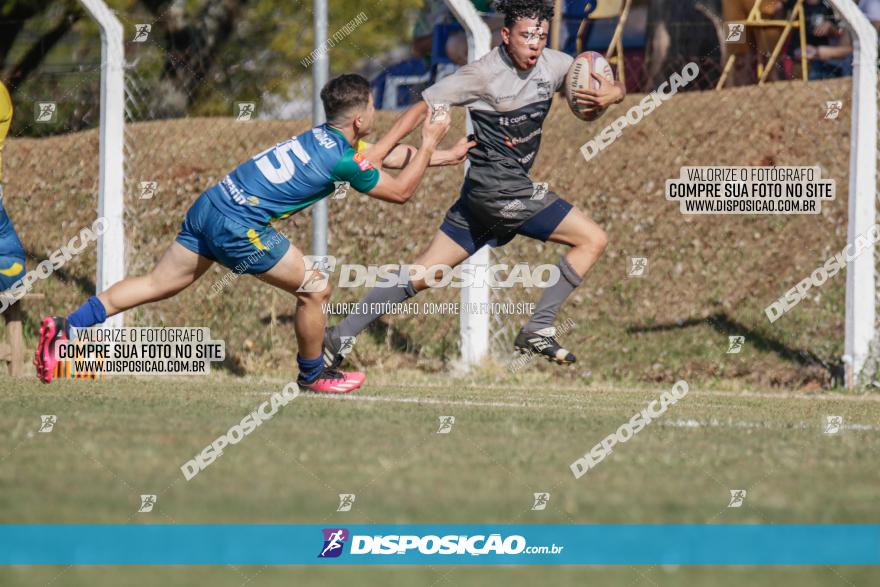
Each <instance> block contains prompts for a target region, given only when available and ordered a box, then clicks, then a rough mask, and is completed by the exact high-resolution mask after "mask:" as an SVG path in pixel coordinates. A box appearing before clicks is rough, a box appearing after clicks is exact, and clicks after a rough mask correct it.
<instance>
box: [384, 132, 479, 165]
mask: <svg viewBox="0 0 880 587" xmlns="http://www.w3.org/2000/svg"><path fill="white" fill-rule="evenodd" d="M476 146H477V142H476V141H474V140H469V139H467V138H466V137H462V138H461V139H459V141H458V142H457V143H455V145H453V147H452V148H451V149H437V150H436V151H434V154H433V155H431V161H430V163H428V167H442V166H444V165H458V164H459V163H463V162H464V160H465V159H467V154H468V150H470V149H472V148H473V147H476ZM417 152H418V149H417V148H415V147H413V146H412V145H397V146H396V147H394V149H392V150H391V152H390V153H388V156H387V157H385V160H384V161H382V167H387V168H388V169H403V168H404V167H406V166H407V165H409V163H410V161H412V159H413V157H415V155H416V153H417Z"/></svg>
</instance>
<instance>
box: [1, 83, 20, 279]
mask: <svg viewBox="0 0 880 587" xmlns="http://www.w3.org/2000/svg"><path fill="white" fill-rule="evenodd" d="M11 123H12V99H11V98H10V97H9V92H8V91H7V90H6V86H4V85H3V82H0V291H6V290H7V289H9V288H10V287H11V286H12V284H14V283H15V282H16V281H18V280H19V279H21V278H22V277H24V269H25V263H24V248H23V247H22V246H21V241H20V240H18V235H17V234H15V228H14V227H13V226H12V221H11V220H9V216H8V215H7V214H6V210H5V209H4V207H3V184H2V180H3V159H2V155H3V141H4V139H5V138H6V133H7V132H9V125H10V124H11Z"/></svg>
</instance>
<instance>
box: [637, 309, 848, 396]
mask: <svg viewBox="0 0 880 587" xmlns="http://www.w3.org/2000/svg"><path fill="white" fill-rule="evenodd" d="M706 323H708V324H709V326H711V327H712V328H713V329H714V330H715V331H716V332H719V333H721V334H724V335H727V336H732V335H739V336H745V337H746V340H747V341H749V344H750V345H752V346H754V347H755V348H756V349H757V350H759V351H761V352H765V353H767V352H771V353H775V354H776V355H777V356H779V357H780V358H781V359H783V360H785V361H790V362H792V363H797V364H798V365H801V366H803V367H813V366H818V367H821V368H823V369H825V370H826V371H827V372H828V373H829V375H830V376H831V378H832V380H833V381H834V383H835V384H836V385H842V384H843V380H844V367H843V361H841V360H835V361H826V360H825V359H823V358H822V357H820V356H818V355H817V354H816V353H814V352H812V351H808V350H804V349H796V348H792V347H790V346H788V345H787V344H785V343H783V342H782V341H780V340H779V339H776V338H773V337H771V336H768V335H766V334H765V333H763V332H760V331H758V330H755V329H753V328H749V327H748V326H746V325H744V324H742V323H741V322H737V321H736V320H734V319H733V318H731V317H730V316H728V315H727V314H725V313H724V312H717V313H715V314H711V315H709V316H707V317H705V318H688V319H687V320H677V321H675V322H667V323H663V324H654V325H652V326H638V325H635V326H629V327H627V329H626V332H627V334H640V333H650V332H665V331H669V330H681V329H684V328H690V327H693V326H701V325H703V324H706Z"/></svg>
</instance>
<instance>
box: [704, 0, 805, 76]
mask: <svg viewBox="0 0 880 587" xmlns="http://www.w3.org/2000/svg"><path fill="white" fill-rule="evenodd" d="M761 1H762V0H755V4H754V5H753V6H752V10H751V11H750V12H749V15H748V17H746V19H745V20H734V21H729V22H728V23H727V24H742V25H743V26H744V27H745V30H744V31H743V33H744V34H745V32H746V31H748V29H749V27H754V28H762V27H770V28H772V27H776V28H782V34H781V35H779V40H778V41H776V46H775V47H773V52H772V53H771V54H770V57H769V58H768V59H767V63H766V64H764V63H761V57H760V56H758V85H759V86H761V85H764V82H765V81H767V77H768V76H769V75H770V72H771V71H772V70H773V67H774V66H775V65H776V61H777V59H779V54H780V52H781V51H782V46H783V45H784V44H785V41H786V40H787V39H788V35H789V34H790V33H791V30H792V29H798V32H799V36H800V44H801V78H802V79H803V80H804V81H807V76H808V67H807V51H806V48H807V26H806V22H805V18H804V0H797V3H796V4H795V5H794V7H792V9H791V12H790V13H789V14H788V17H787V18H785V19H781V20H779V19H765V18H764V17H763V15H762V14H761ZM721 42H722V43H724V42H725V40H724V39H721ZM735 62H736V55H730V56H729V57H728V58H727V63H726V64H725V65H724V70H723V71H722V72H721V78H720V79H719V80H718V85H717V86H716V87H715V89H716V90H720V89H721V88H723V87H724V82H726V81H727V76H728V75H729V74H730V70H731V69H732V68H733V64H734V63H735Z"/></svg>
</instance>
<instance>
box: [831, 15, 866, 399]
mask: <svg viewBox="0 0 880 587" xmlns="http://www.w3.org/2000/svg"><path fill="white" fill-rule="evenodd" d="M830 1H831V4H832V5H833V6H834V9H835V10H836V11H837V12H838V13H839V14H840V15H841V16H842V17H843V19H844V20H846V22H847V24H848V25H849V28H850V30H851V31H852V36H853V95H852V116H851V129H852V130H851V132H850V159H849V225H848V228H847V238H846V240H847V242H848V243H851V244H852V243H855V240H856V237H857V236H860V235H865V234H867V232H868V229H870V228H871V227H872V226H873V225H874V223H875V218H876V209H877V204H876V197H877V30H876V29H875V28H874V27H873V26H872V25H871V23H870V21H869V20H868V18H867V17H866V16H865V15H864V14H863V13H862V11H861V10H859V7H858V5H857V3H855V2H852V1H851V0H830ZM875 304H876V291H875V281H874V247H868V249H867V250H865V251H864V252H863V253H862V254H861V255H859V256H858V257H856V258H855V259H853V260H852V262H851V263H850V264H849V265H848V266H847V271H846V334H845V341H844V356H843V362H844V367H845V369H846V385H847V387H849V388H852V387H853V386H855V384H856V382H857V378H858V375H859V372H860V371H861V370H862V367H864V365H865V361H866V360H867V359H868V350H869V348H870V344H871V341H872V340H873V339H874V332H875V328H876V324H875V321H876V309H875Z"/></svg>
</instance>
